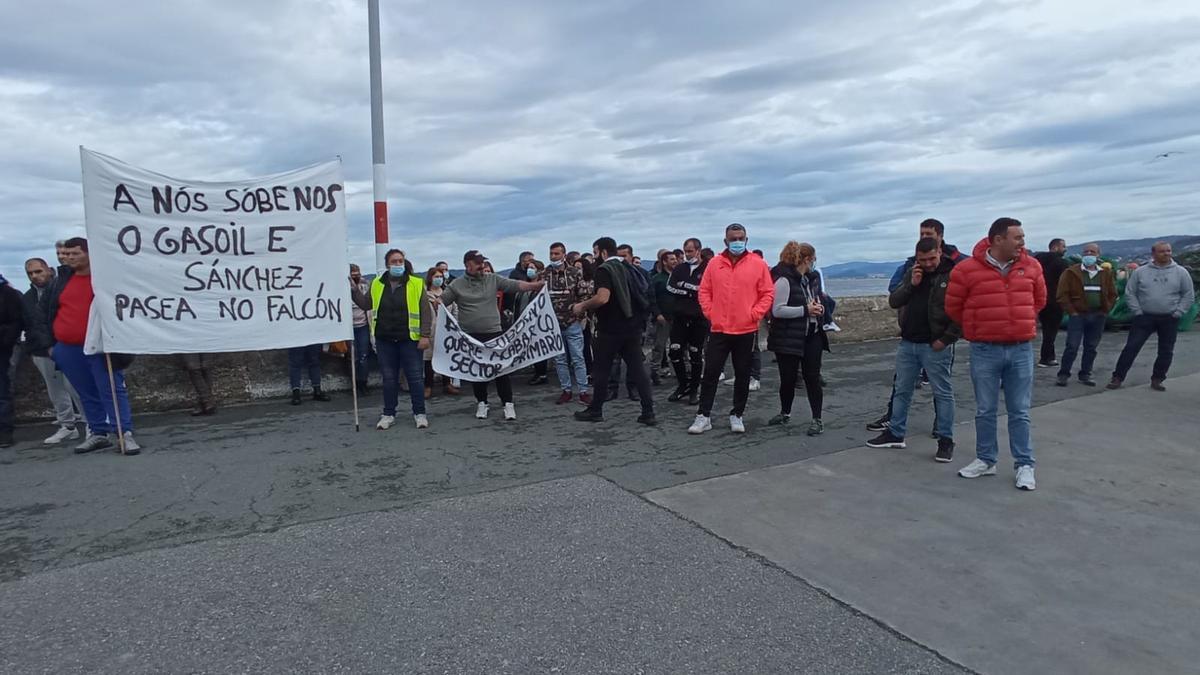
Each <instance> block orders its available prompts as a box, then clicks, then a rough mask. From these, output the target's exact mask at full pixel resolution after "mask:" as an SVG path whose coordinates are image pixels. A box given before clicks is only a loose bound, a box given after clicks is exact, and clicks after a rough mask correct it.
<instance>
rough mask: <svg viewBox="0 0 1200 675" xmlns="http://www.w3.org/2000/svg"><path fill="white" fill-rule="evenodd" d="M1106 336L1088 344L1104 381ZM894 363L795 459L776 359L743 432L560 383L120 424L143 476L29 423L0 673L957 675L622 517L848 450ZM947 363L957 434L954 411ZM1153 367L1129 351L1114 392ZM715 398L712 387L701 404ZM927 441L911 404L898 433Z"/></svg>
mask: <svg viewBox="0 0 1200 675" xmlns="http://www.w3.org/2000/svg"><path fill="white" fill-rule="evenodd" d="M1123 337H1124V336H1123V335H1115V334H1109V335H1108V336H1106V341H1105V343H1104V344H1103V345H1102V353H1101V357H1100V361H1099V364H1098V372H1097V375H1098V376H1099V375H1103V374H1104V373H1106V372H1107V369H1108V368H1111V364H1112V363H1113V362H1114V361H1115V358H1116V354H1117V352H1118V351H1119V349H1120V346H1121V344H1122V343H1123ZM894 347H895V343H894V342H886V341H885V342H877V343H867V344H859V345H846V346H838V347H837V348H836V352H835V353H833V354H832V355H829V356H828V357H827V360H826V366H825V369H824V372H825V376H826V378H827V380H828V381H829V386H828V388H827V391H826V406H825V421H826V429H827V431H826V433H825V434H824V435H823V436H821V437H818V438H815V439H814V438H809V437H806V436H805V435H804V433H803V431H804V428H805V426H806V422H807V415H806V414H805V411H806V409H807V405H806V403H805V400H804V398H803V396H802V395H801V396H799V397H798V398H797V402H796V408H795V415H794V420H795V421H794V422H793V424H792V425H791V426H790V427H786V428H779V427H767V426H766V420H767V419H768V418H769V417H771V416H772V415H774V414H775V412H777V410H778V401H777V398H776V386H777V385H776V383H777V379H776V377H775V375H774V366H773V363H772V361H771V359H770V355H769V354H767V355H765V360H766V362H765V364H764V371H765V373H764V375H765V377H764V389H763V391H762V392H759V393H756V394H752V397H751V402H750V408H749V411H748V413H747V425H748V427H749V433H748V434H746V435H742V436H735V435H732V434H730V433H729V431H728V429H727V427H725V425H724V424H723V419H722V418H721V417H718V418H717V423H718V424H717V425H716V428H715V429H714V431H712V432H710V433H709V434H706V435H704V436H701V437H698V438H697V437H692V436H688V435H687V434H686V433H685V429H686V427H687V425H688V423H689V422H690V420H691V417H692V415H693V414H694V412H695V411H694V409H692V408H690V407H688V406H686V405H681V404H670V403H666V402H665V400H664V401H663V402H661V403H660V404H659V411H660V418H661V424H660V425H659V426H658V427H655V428H645V427H642V426H640V425H637V424H635V423H634V418H635V417H636V415H637V412H638V406H637V404H634V403H630V402H628V401H621V402H618V403H615V404H613V405H610V406H609V408H608V410H607V411H606V412H607V415H608V419H607V420H606V421H605V422H603V423H600V424H584V423H579V422H576V421H574V420H573V419H571V417H570V412H571V411H572V410H573V409H575V406H565V407H563V406H556V405H554V403H553V400H554V398H555V397H556V390H555V387H553V386H552V385H551V386H545V387H538V388H532V387H528V386H520V387H518V390H517V409H518V414H519V416H520V419H519V420H518V421H516V422H504V421H502V420H501V419H499V417H500V416H499V415H498V414H494V415H493V419H490V420H487V421H479V420H476V419H474V417H473V408H474V406H473V404H472V402H471V401H469V400H467V399H466V398H459V399H448V398H440V399H436V400H435V401H433V402H432V404H431V406H430V419H431V422H432V425H433V426H432V428H431V429H429V430H427V431H417V430H416V429H413V428H411V427H410V426H408V425H402V426H399V427H396V428H393V429H392V430H389V431H387V432H378V431H375V430H374V429H373V421H374V417H375V415H376V414H377V410H378V408H377V407H374V406H377V405H378V403H377V400H376V401H369V402H364V416H363V422H364V424H363V427H362V431H359V432H355V430H354V426H353V421H352V417H351V415H350V412H349V410H350V405H349V404H350V401H349V399H348V398H347V397H344V396H343V397H340V398H339V399H338V400H336V401H334V402H333V403H331V404H318V403H314V402H311V401H306V402H305V404H304V405H303V406H301V407H299V408H294V407H291V406H288V405H286V404H285V403H282V402H270V403H265V404H261V405H254V406H247V407H242V408H238V409H230V410H224V411H222V412H221V413H220V415H219V416H217V417H216V418H208V419H203V420H199V421H198V420H195V419H193V418H190V417H186V416H183V415H179V414H168V415H158V416H140V417H137V418H136V424H137V434H138V438H139V439H140V441H141V443H142V444H143V445H144V446H145V451H144V452H143V454H142V455H140V456H137V457H121V456H119V455H116V454H114V453H99V454H92V455H86V456H75V455H73V454H71V452H70V450H69V448H47V447H44V446H42V445H40V443H39V439H40V438H42V437H44V436H45V435H47V433H48V432H49V431H50V429H49V428H48V427H45V426H40V427H35V428H23V429H20V430H19V432H18V440H19V441H20V443H19V445H18V446H17V447H16V448H13V449H9V450H5V451H3V452H0V564H2V565H3V567H2V568H0V570H2V572H0V605H2V606H4V607H5V608H6V612H5V614H6V615H7V616H6V619H5V623H3V624H0V635H2V636H3V637H0V659H2V661H0V662H3V663H6V664H8V667H7V668H5V670H6V671H8V672H95V671H101V672H111V671H117V670H120V671H122V672H161V671H164V670H188V671H212V672H217V671H220V672H228V671H230V670H237V671H242V670H244V671H260V670H269V671H279V672H283V671H295V670H322V671H326V672H340V671H347V672H348V671H356V672H358V671H375V672H381V671H391V672H395V671H397V670H412V671H420V672H480V671H488V672H529V671H538V672H554V671H556V670H557V671H561V672H678V671H692V672H728V671H730V670H747V669H748V670H749V671H753V672H774V671H780V670H790V671H800V672H947V671H954V670H955V669H956V668H959V666H957V665H956V664H954V663H953V662H951V661H949V660H947V659H945V658H943V657H941V656H939V655H938V654H937V653H936V652H935V651H933V650H934V649H936V647H933V649H930V648H928V647H926V646H922V645H919V644H916V643H915V642H913V641H912V640H911V639H910V638H908V637H905V636H904V635H901V634H899V633H897V632H896V631H894V630H892V629H890V628H888V627H887V625H886V622H885V621H883V620H880V619H876V618H873V617H870V616H864V615H863V614H861V613H860V612H858V611H856V610H853V609H851V608H850V607H849V606H847V605H844V604H842V602H841V601H839V600H835V599H834V598H830V597H829V596H827V595H825V594H823V593H821V592H819V591H816V590H814V589H813V588H812V587H811V586H809V585H808V584H807V583H805V582H803V581H801V580H800V578H799V577H793V576H790V575H789V574H788V573H787V572H785V571H784V570H782V569H780V568H778V567H776V566H775V565H774V564H773V563H770V562H769V561H767V560H766V559H763V558H760V557H758V556H757V555H755V554H752V553H749V552H748V551H745V550H742V549H739V548H738V547H737V546H735V545H734V544H732V543H728V542H726V541H723V540H721V539H720V538H717V537H715V536H713V535H712V534H711V533H710V532H707V531H706V530H704V529H702V528H700V527H699V526H697V525H695V524H692V523H689V522H687V521H685V520H683V519H681V518H679V517H677V516H675V515H674V514H671V513H668V512H665V511H662V510H660V509H658V508H657V507H654V506H651V505H649V504H648V503H646V502H645V501H643V499H642V497H641V495H643V494H645V493H647V492H649V491H651V490H658V489H663V488H670V487H672V486H678V485H682V484H685V483H690V482H693V481H698V480H702V479H706V478H711V477H714V476H723V475H729V474H734V473H738V472H742V471H747V470H753V469H758V468H763V467H772V466H777V465H781V464H786V463H789V462H795V461H797V460H803V459H806V458H811V457H817V456H820V455H827V454H830V453H835V452H838V451H842V450H845V449H847V448H853V447H856V446H860V445H861V444H862V442H863V441H864V440H865V439H866V438H868V437H869V435H870V434H868V432H866V431H865V430H864V428H863V426H864V424H865V423H866V422H867V421H869V420H871V419H874V418H875V417H877V416H878V415H879V414H880V413H881V412H882V409H883V407H884V406H885V404H886V400H887V396H888V393H889V391H890V386H891V371H892V368H891V362H892V359H893V351H894ZM1152 348H1153V345H1150V346H1149V347H1148V349H1152ZM1198 353H1200V338H1198V337H1197V336H1196V335H1195V334H1183V335H1181V336H1180V341H1179V345H1178V347H1177V350H1176V366H1175V369H1174V372H1175V374H1184V373H1192V372H1196V371H1197V370H1200V359H1197V358H1196V356H1197V354H1198ZM967 354H968V350H967V349H965V348H964V349H962V350H960V352H959V357H958V358H959V361H960V365H959V366H958V367H957V368H956V376H955V380H956V383H955V384H956V391H957V394H958V400H957V411H958V416H959V420H960V421H963V420H967V419H969V417H970V416H971V415H973V401H972V398H971V395H970V384H969V378H968V376H967V372H968V370H967V363H966V359H967ZM1151 360H1152V354H1151V353H1150V352H1149V351H1147V352H1146V353H1144V354H1143V356H1142V358H1141V360H1140V361H1141V362H1140V363H1139V365H1138V366H1137V367H1136V369H1135V370H1134V372H1133V373H1132V374H1131V375H1130V378H1129V381H1130V383H1131V384H1137V383H1140V382H1144V381H1145V380H1146V379H1147V377H1148V373H1147V370H1148V367H1149V362H1150V361H1151ZM1037 378H1038V383H1037V388H1036V391H1035V397H1034V398H1035V403H1036V404H1037V405H1044V404H1046V403H1048V402H1051V401H1056V400H1061V399H1063V398H1066V397H1077V396H1087V395H1092V394H1095V393H1098V392H1096V390H1093V389H1089V388H1085V387H1082V386H1079V385H1072V386H1071V387H1068V388H1065V389H1063V388H1058V387H1054V386H1053V385H1052V381H1053V371H1051V370H1046V369H1039V370H1038V371H1037ZM671 384H672V382H671V381H670V380H667V383H666V384H665V385H664V386H663V387H662V388H661V389H660V390H659V391H658V395H659V398H660V399H665V397H666V394H667V393H668V392H669V390H670V387H671ZM1169 384H1170V382H1168V385H1169ZM731 393H732V389H731V388H729V387H724V386H722V387H721V390H720V392H719V394H718V400H717V409H718V410H721V409H722V408H723V407H724V406H727V405H728V402H729V400H730V396H731ZM1168 395H1170V394H1168ZM1098 400H1100V401H1102V400H1103V399H1098ZM497 412H498V411H497ZM401 419H407V418H401ZM931 423H932V402H931V399H930V394H929V392H928V391H927V390H926V391H924V392H921V393H919V394H918V395H917V397H916V401H915V404H914V411H913V413H912V415H910V427H911V431H910V436H911V435H915V434H921V433H927V432H928V430H929V425H930V424H931ZM1073 431H1074V430H1072V429H1067V428H1063V429H1056V428H1051V429H1042V428H1038V429H1036V431H1035V433H1036V434H1039V435H1041V434H1068V433H1072V432H1073ZM969 452H970V449H969V448H965V449H963V452H962V454H963V455H969ZM464 560H465V561H474V566H472V565H469V564H465V563H464V562H463V561H464ZM597 561H600V562H597ZM547 570H550V571H551V572H547ZM598 570H603V572H604V574H600V573H599V572H598ZM414 575H415V576H414ZM580 598H582V599H580ZM739 603H741V604H739ZM746 607H752V608H754V609H753V611H749V612H747V610H746ZM380 625H385V626H387V627H388V628H389V630H390V631H391V632H386V631H383V630H382V629H381V628H379V626H380ZM830 627H833V629H834V631H833V633H829V634H826V633H823V632H822V631H823V630H826V629H829V628H830ZM656 631H657V632H656ZM580 634H582V635H587V636H591V638H589V639H587V640H585V639H583V638H581V637H579V635H580ZM389 636H391V637H390V638H389ZM592 638H594V639H592ZM389 640H390V641H389ZM398 641H399V642H398ZM338 645H341V647H338ZM413 650H417V651H416V652H415V655H414V653H413ZM626 652H627V653H626ZM655 653H657V654H659V657H658V658H656V657H655V656H654V655H653V654H655ZM256 659H266V660H256ZM743 666H744V667H743Z"/></svg>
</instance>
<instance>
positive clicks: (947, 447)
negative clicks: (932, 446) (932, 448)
mask: <svg viewBox="0 0 1200 675" xmlns="http://www.w3.org/2000/svg"><path fill="white" fill-rule="evenodd" d="M952 459H954V439H953V438H939V439H938V449H937V454H936V455H934V456H933V461H935V462H943V463H945V462H949V461H950V460H952Z"/></svg>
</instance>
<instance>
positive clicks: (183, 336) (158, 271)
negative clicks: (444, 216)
mask: <svg viewBox="0 0 1200 675" xmlns="http://www.w3.org/2000/svg"><path fill="white" fill-rule="evenodd" d="M80 156H81V161H82V164H83V201H84V217H85V221H86V225H87V236H88V252H89V255H90V257H91V263H92V290H93V292H94V293H95V300H94V301H93V308H94V310H95V316H94V318H93V320H92V321H89V331H88V332H89V334H88V341H87V342H88V343H87V351H88V353H95V352H96V351H100V350H103V351H109V352H123V353H130V354H180V353H203V352H231V351H252V350H259V349H278V348H284V347H296V346H301V345H309V344H317V343H324V342H334V341H339V340H346V339H349V338H350V337H351V334H352V332H353V329H352V327H351V326H352V323H353V318H352V316H351V310H350V295H349V282H348V281H347V274H348V273H347V263H346V193H345V191H344V189H343V183H342V175H341V162H340V161H331V162H325V163H323V164H317V165H314V166H310V167H306V168H303V169H297V170H295V171H289V172H286V173H280V174H276V175H274V176H264V177H262V178H254V179H250V180H242V181H230V182H207V181H195V180H182V179H178V178H171V177H169V176H164V175H162V174H158V173H154V172H152V171H147V170H145V169H140V168H138V167H135V166H131V165H129V164H125V163H124V162H121V161H120V160H117V159H114V158H112V157H108V156H106V155H102V154H99V153H96V152H92V151H90V150H87V149H84V148H80ZM93 333H95V334H93Z"/></svg>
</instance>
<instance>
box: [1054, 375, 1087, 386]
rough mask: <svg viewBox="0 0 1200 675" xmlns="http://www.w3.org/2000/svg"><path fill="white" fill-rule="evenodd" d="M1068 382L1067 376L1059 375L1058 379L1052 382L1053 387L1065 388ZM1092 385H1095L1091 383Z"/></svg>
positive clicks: (1068, 377)
mask: <svg viewBox="0 0 1200 675" xmlns="http://www.w3.org/2000/svg"><path fill="white" fill-rule="evenodd" d="M1070 382H1071V378H1070V376H1068V375H1059V376H1058V379H1057V380H1055V381H1054V386H1056V387H1065V386H1067V384H1069V383H1070ZM1093 384H1095V383H1093Z"/></svg>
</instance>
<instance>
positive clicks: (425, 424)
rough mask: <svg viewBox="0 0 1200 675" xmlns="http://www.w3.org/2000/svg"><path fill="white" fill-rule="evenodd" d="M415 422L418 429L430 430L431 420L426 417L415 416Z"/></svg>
mask: <svg viewBox="0 0 1200 675" xmlns="http://www.w3.org/2000/svg"><path fill="white" fill-rule="evenodd" d="M413 420H415V421H416V423H417V428H418V429H428V428H429V418H428V417H426V416H424V415H413Z"/></svg>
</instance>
